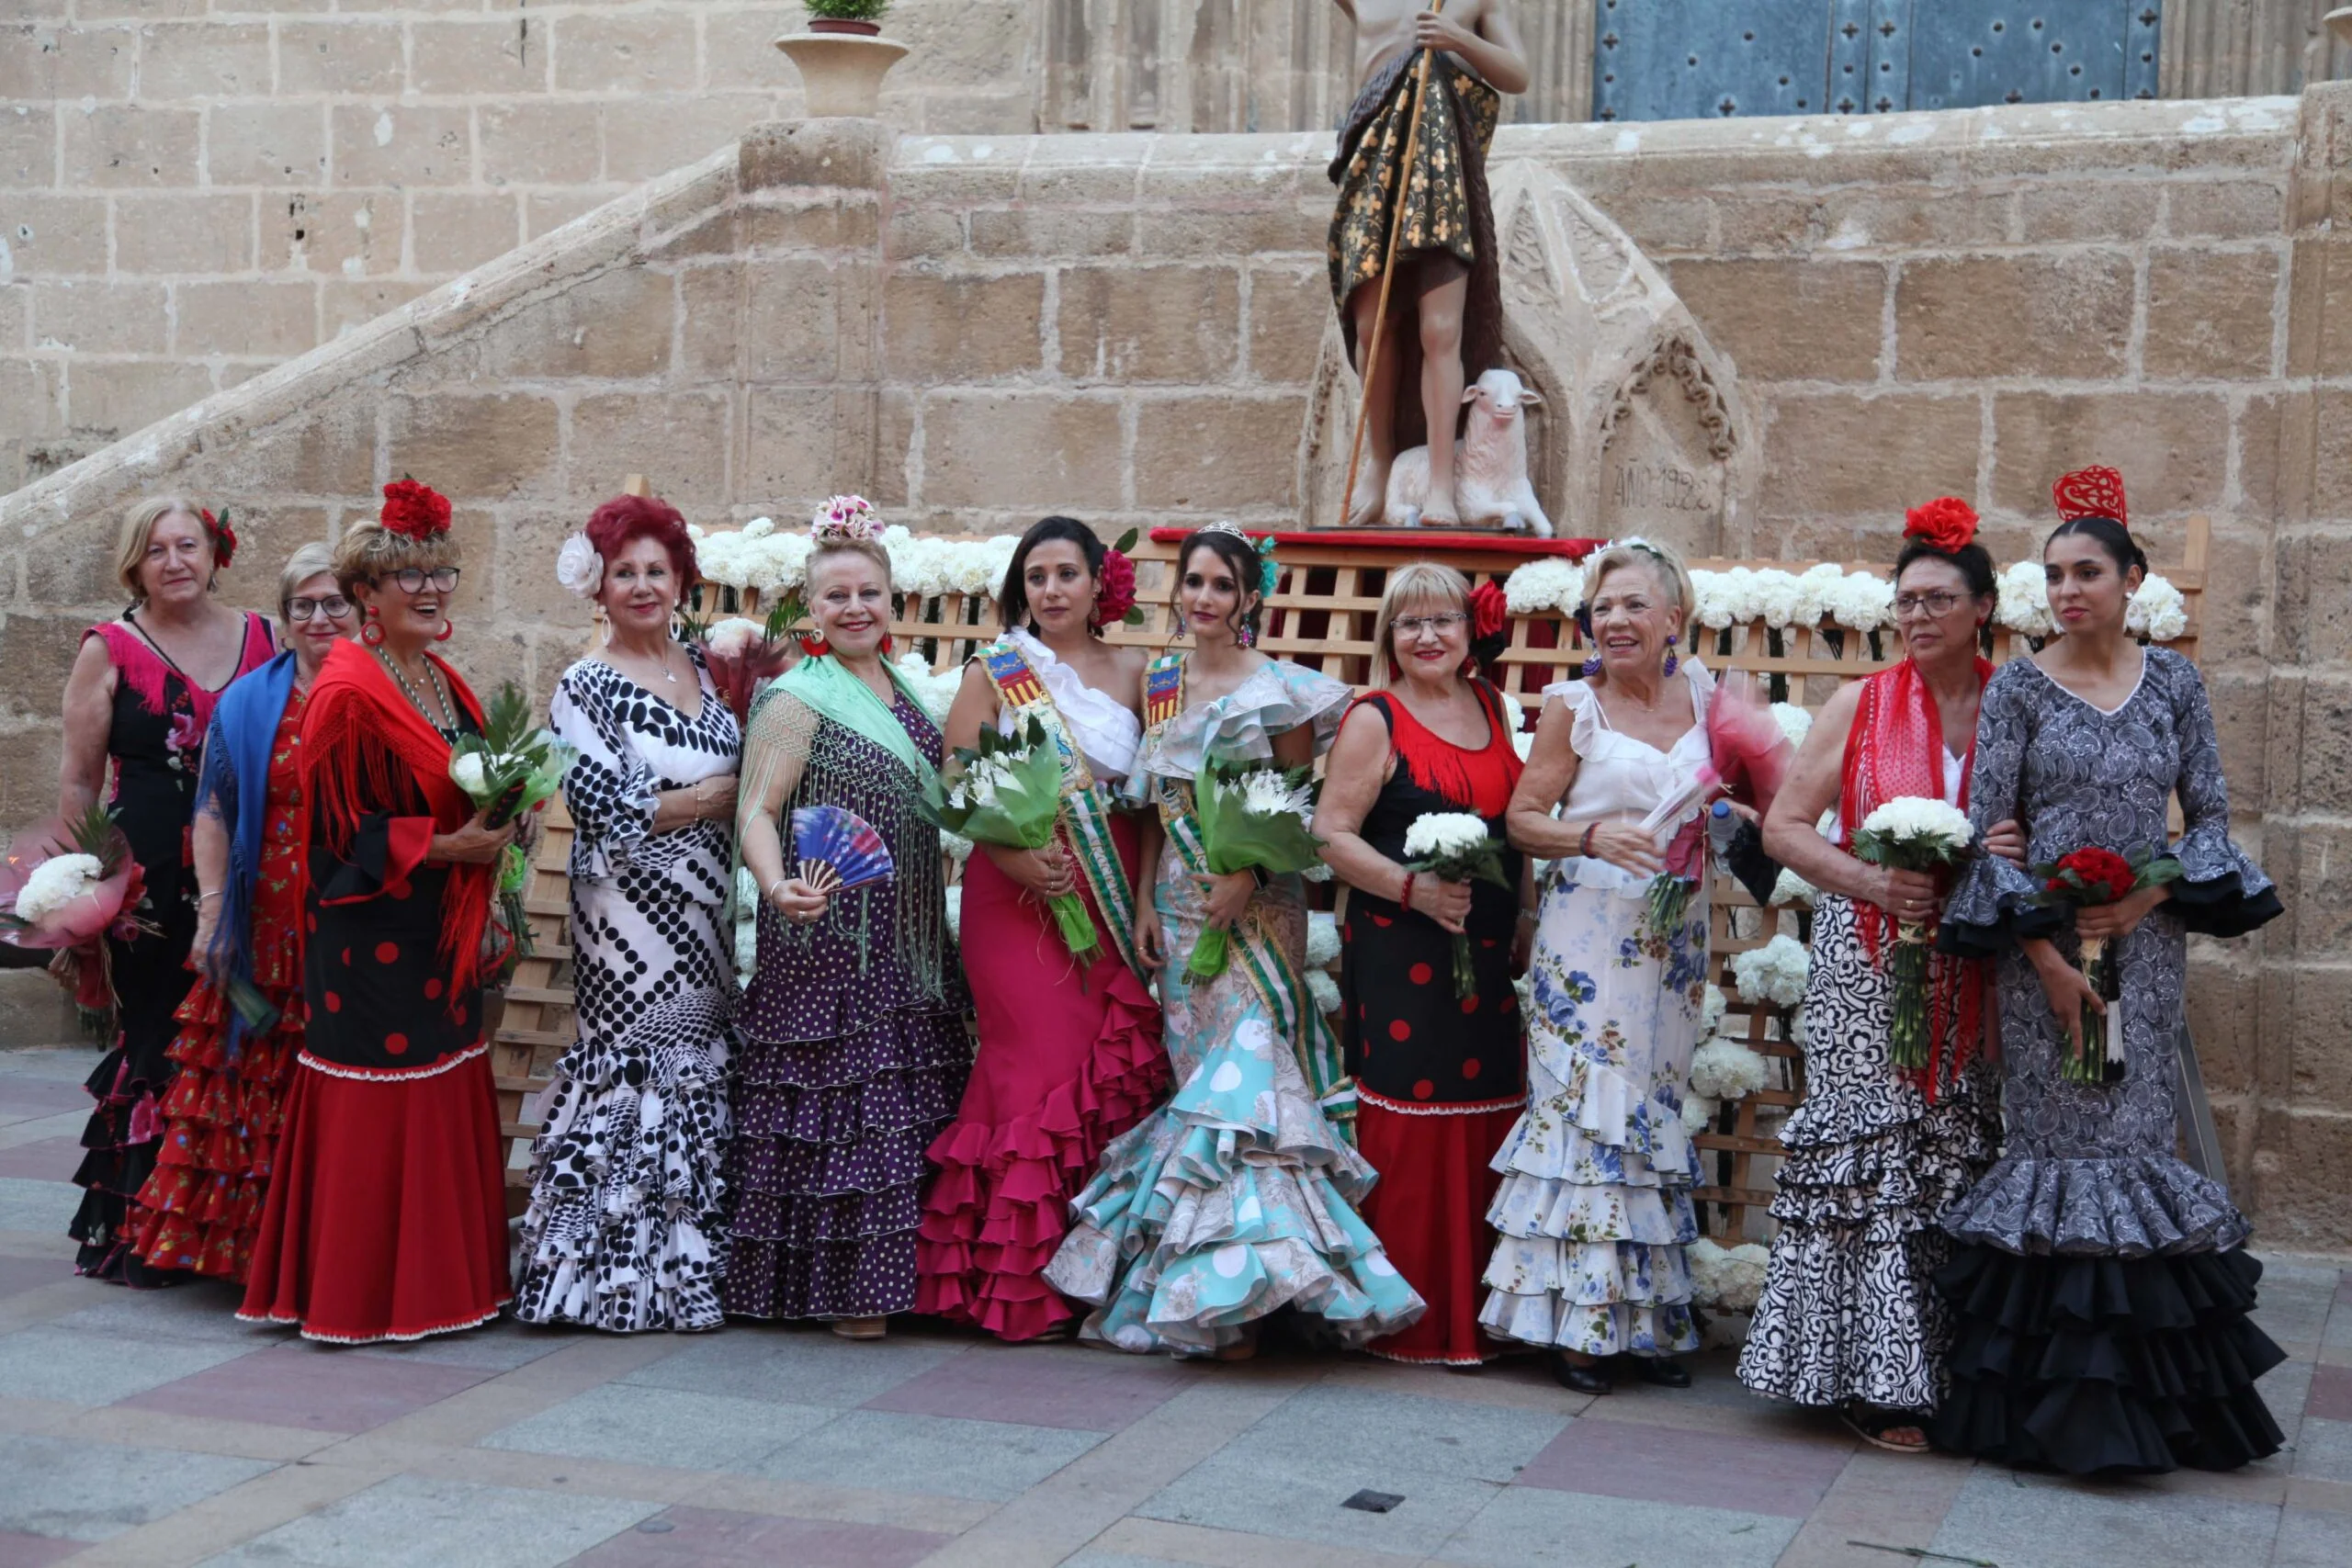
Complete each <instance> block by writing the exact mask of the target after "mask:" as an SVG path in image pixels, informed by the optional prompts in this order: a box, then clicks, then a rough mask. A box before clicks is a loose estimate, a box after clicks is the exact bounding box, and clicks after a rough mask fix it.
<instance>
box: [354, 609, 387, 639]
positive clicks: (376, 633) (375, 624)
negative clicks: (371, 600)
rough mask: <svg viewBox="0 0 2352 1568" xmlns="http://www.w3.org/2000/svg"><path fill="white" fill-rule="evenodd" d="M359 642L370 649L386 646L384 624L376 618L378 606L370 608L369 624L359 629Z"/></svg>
mask: <svg viewBox="0 0 2352 1568" xmlns="http://www.w3.org/2000/svg"><path fill="white" fill-rule="evenodd" d="M359 640H360V641H361V642H364V643H366V644H367V645H368V647H370V648H381V647H383V646H384V624H383V623H382V622H381V621H379V620H378V619H377V618H376V606H375V605H373V604H370V605H368V622H367V624H366V625H365V626H361V627H360V628H359Z"/></svg>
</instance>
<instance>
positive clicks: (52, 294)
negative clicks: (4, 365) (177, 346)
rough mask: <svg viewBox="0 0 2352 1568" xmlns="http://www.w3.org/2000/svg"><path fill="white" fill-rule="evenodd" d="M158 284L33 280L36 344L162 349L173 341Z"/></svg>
mask: <svg viewBox="0 0 2352 1568" xmlns="http://www.w3.org/2000/svg"><path fill="white" fill-rule="evenodd" d="M169 333H170V324H169V321H168V312H167V308H166V304H165V299H164V286H163V285H162V284H160V283H46V282H42V281H40V280H39V279H35V280H34V283H33V344H34V346H36V347H39V348H66V349H72V350H74V352H76V353H79V354H162V353H164V352H165V351H166V350H167V349H168V348H169V347H170V346H171V345H170V343H169V341H168V339H169Z"/></svg>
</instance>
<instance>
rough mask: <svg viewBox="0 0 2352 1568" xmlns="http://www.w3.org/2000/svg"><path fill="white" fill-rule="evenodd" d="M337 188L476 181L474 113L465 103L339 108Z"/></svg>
mask: <svg viewBox="0 0 2352 1568" xmlns="http://www.w3.org/2000/svg"><path fill="white" fill-rule="evenodd" d="M333 123H334V179H335V184H336V185H338V186H343V187H345V189H349V188H351V187H353V186H404V187H405V186H457V185H468V184H470V183H471V182H472V180H473V127H472V116H471V111H470V110H469V109H468V108H466V107H465V106H463V105H460V104H450V105H437V104H336V105H334V107H333Z"/></svg>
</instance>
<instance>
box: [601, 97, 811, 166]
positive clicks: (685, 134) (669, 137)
mask: <svg viewBox="0 0 2352 1568" xmlns="http://www.w3.org/2000/svg"><path fill="white" fill-rule="evenodd" d="M773 102H774V100H773V99H771V98H769V97H767V96H763V95H759V94H753V93H683V94H674V95H666V96H657V95H654V94H651V93H632V94H630V95H628V96H626V97H620V98H615V99H614V100H612V101H611V102H610V103H607V104H606V105H605V178H606V179H611V180H631V181H635V180H650V179H653V178H655V177H657V176H659V175H666V174H668V173H669V172H670V171H671V170H673V169H676V168H682V167H684V165H686V164H691V163H694V162H695V160H697V159H700V158H704V157H707V156H708V155H709V154H710V153H712V152H717V151H718V149H719V148H721V147H727V146H731V145H733V144H734V142H735V141H736V140H737V139H738V138H740V137H741V135H742V134H743V132H744V131H746V130H750V129H751V128H752V126H754V125H758V124H760V123H761V122H762V121H763V120H765V119H766V118H767V117H768V115H769V114H770V113H771V112H772V105H773Z"/></svg>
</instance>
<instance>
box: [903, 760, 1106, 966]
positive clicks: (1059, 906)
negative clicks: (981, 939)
mask: <svg viewBox="0 0 2352 1568" xmlns="http://www.w3.org/2000/svg"><path fill="white" fill-rule="evenodd" d="M916 809H917V810H919V811H921V812H922V816H923V819H924V820H925V821H927V822H929V823H930V824H931V825H932V826H933V827H934V828H938V829H942V830H943V831H945V832H950V833H960V834H962V835H963V836H964V837H965V838H967V839H969V840H972V841H973V842H974V843H976V844H995V845H997V846H999V847H1000V848H1003V849H1020V850H1042V849H1044V848H1045V847H1046V845H1047V844H1049V843H1051V842H1053V840H1054V836H1055V834H1056V833H1057V832H1058V831H1059V830H1060V828H1061V813H1062V761H1061V753H1060V752H1059V751H1058V750H1056V748H1055V747H1054V745H1053V743H1052V742H1051V741H1050V740H1049V739H1047V738H1046V727H1045V726H1044V725H1043V724H1040V723H1039V722H1038V721H1037V720H1036V719H1035V718H1034V717H1033V718H1030V719H1028V720H1026V721H1025V722H1024V723H1023V724H1022V725H1021V727H1020V728H1018V729H1017V730H1015V732H1014V733H1013V734H1012V735H1010V736H1005V735H999V734H998V733H997V732H996V731H995V730H994V729H990V728H982V729H981V731H980V738H979V744H978V746H976V747H973V748H971V749H969V750H966V749H964V748H961V747H959V748H957V749H956V752H955V754H954V755H952V756H951V757H949V759H948V761H947V766H946V767H944V768H943V769H941V770H940V772H939V774H938V776H937V777H935V778H933V780H932V781H931V782H930V784H928V785H927V786H926V787H925V788H924V790H923V793H922V798H921V800H920V801H918V802H917V804H916ZM1046 907H1047V908H1050V909H1051V910H1052V911H1053V915H1054V923H1055V925H1056V926H1057V928H1058V929H1059V930H1060V931H1061V937H1062V945H1063V946H1065V947H1067V948H1069V955H1070V957H1072V958H1073V959H1075V960H1077V961H1078V963H1079V965H1080V968H1081V969H1083V967H1084V966H1085V965H1086V964H1089V963H1090V962H1091V961H1092V959H1093V957H1094V954H1095V953H1097V952H1098V951H1099V950H1100V949H1101V947H1102V945H1103V938H1102V935H1101V933H1100V932H1098V931H1095V929H1094V917H1093V916H1091V915H1090V914H1088V913H1087V912H1086V900H1085V899H1083V898H1081V897H1079V896H1078V895H1077V894H1075V893H1064V894H1061V895H1060V896H1058V897H1053V898H1048V899H1047V900H1046Z"/></svg>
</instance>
